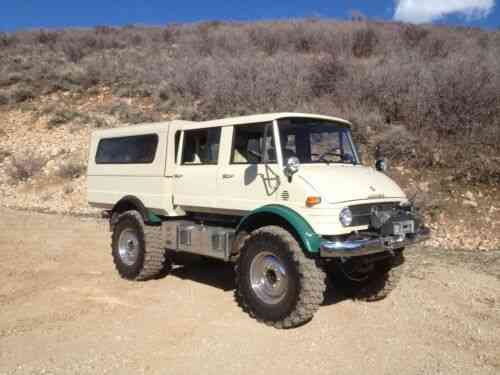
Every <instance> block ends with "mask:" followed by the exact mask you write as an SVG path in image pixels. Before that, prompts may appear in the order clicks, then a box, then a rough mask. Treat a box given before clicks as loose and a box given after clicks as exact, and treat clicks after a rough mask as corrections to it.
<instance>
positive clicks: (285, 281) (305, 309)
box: [235, 226, 326, 328]
mask: <svg viewBox="0 0 500 375" xmlns="http://www.w3.org/2000/svg"><path fill="white" fill-rule="evenodd" d="M236 284H237V286H236V292H235V294H236V299H237V301H238V303H239V304H240V306H241V307H242V308H243V310H245V311H246V312H247V313H248V314H249V315H250V316H251V317H253V318H255V319H257V320H259V321H262V322H264V323H266V324H268V325H271V326H273V327H276V328H290V327H295V326H298V325H301V324H303V323H305V322H307V321H309V320H310V319H311V318H312V317H313V315H314V313H315V312H316V311H317V310H318V308H319V306H320V304H321V303H322V302H323V293H324V291H325V288H326V287H325V273H324V272H323V270H322V269H321V268H320V267H318V266H317V265H316V262H315V260H314V259H310V258H307V257H306V256H305V254H304V253H303V251H302V249H301V247H300V245H299V244H298V243H297V241H296V240H295V238H294V237H293V236H292V235H291V234H290V233H289V232H288V231H286V230H285V229H283V228H281V227H276V226H267V227H263V228H260V229H258V230H256V231H254V232H253V233H251V235H250V236H249V238H248V239H247V240H246V241H245V243H244V245H243V247H242V249H241V255H240V257H239V258H238V261H237V264H236Z"/></svg>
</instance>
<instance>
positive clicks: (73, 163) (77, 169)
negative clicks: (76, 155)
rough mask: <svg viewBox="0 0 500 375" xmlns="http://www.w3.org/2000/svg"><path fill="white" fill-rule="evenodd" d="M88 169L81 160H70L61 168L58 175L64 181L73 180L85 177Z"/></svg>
mask: <svg viewBox="0 0 500 375" xmlns="http://www.w3.org/2000/svg"><path fill="white" fill-rule="evenodd" d="M86 169H87V166H86V165H85V163H83V162H82V161H81V160H76V159H70V160H68V161H66V162H64V163H63V164H61V165H60V166H59V168H58V169H57V171H56V175H57V176H58V177H61V178H64V179H73V178H78V177H80V176H82V175H84V174H85V171H86Z"/></svg>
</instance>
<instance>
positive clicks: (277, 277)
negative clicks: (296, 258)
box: [250, 251, 288, 305]
mask: <svg viewBox="0 0 500 375" xmlns="http://www.w3.org/2000/svg"><path fill="white" fill-rule="evenodd" d="M250 283H251V286H252V289H253V291H254V292H255V294H256V295H257V297H258V298H259V299H260V300H261V301H263V302H264V303H267V304H270V305H275V304H277V303H279V302H280V301H281V300H282V299H283V298H284V297H285V295H286V292H287V291H288V275H287V272H286V269H285V267H284V266H283V264H282V262H281V260H280V259H279V258H278V257H277V256H276V255H274V254H273V253H270V252H267V251H264V252H262V253H259V254H257V256H256V257H255V258H253V260H252V263H251V264H250Z"/></svg>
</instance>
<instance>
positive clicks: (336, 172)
mask: <svg viewBox="0 0 500 375" xmlns="http://www.w3.org/2000/svg"><path fill="white" fill-rule="evenodd" d="M297 175H298V177H300V178H302V179H303V180H305V181H306V182H307V183H308V184H309V185H311V186H312V187H313V188H314V189H315V190H317V191H318V193H320V194H321V196H323V197H324V198H325V199H326V200H327V202H328V203H341V202H349V201H356V200H367V199H384V198H396V199H405V198H406V196H405V193H404V192H403V191H402V190H401V188H400V187H399V186H398V185H397V184H396V183H395V182H394V181H393V180H391V179H390V178H389V177H387V176H386V175H385V174H384V173H381V172H378V171H376V170H375V169H373V168H368V167H363V166H361V165H346V164H330V165H326V164H320V165H302V166H301V168H300V170H299V172H298V173H297Z"/></svg>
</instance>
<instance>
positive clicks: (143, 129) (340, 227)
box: [87, 113, 429, 328]
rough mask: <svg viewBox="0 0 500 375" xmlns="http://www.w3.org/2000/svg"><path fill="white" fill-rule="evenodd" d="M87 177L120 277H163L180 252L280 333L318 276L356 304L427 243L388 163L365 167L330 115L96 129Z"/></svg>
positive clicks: (297, 316) (298, 319)
mask: <svg viewBox="0 0 500 375" xmlns="http://www.w3.org/2000/svg"><path fill="white" fill-rule="evenodd" d="M87 181H88V201H89V203H90V205H91V206H93V207H98V208H100V209H102V210H103V213H104V214H105V216H106V217H108V218H109V221H110V228H111V232H112V236H111V252H112V257H113V261H114V263H115V266H116V269H117V271H118V273H119V274H120V275H121V277H123V278H125V279H129V280H147V279H153V278H158V277H160V276H164V275H167V274H168V272H169V270H170V269H171V268H172V265H173V264H175V262H176V259H177V258H178V256H179V255H182V254H195V255H196V256H202V257H210V258H217V259H220V260H222V261H225V262H233V263H234V264H235V274H236V290H235V295H236V299H237V301H238V303H239V304H240V306H241V307H242V308H243V310H244V311H246V312H247V313H248V314H249V315H250V316H251V317H253V318H255V319H257V320H259V321H261V322H264V323H266V324H269V325H271V326H274V327H276V328H290V327H295V326H298V325H301V324H303V323H305V322H307V321H309V320H310V319H311V318H312V317H313V315H314V313H315V312H316V311H317V310H318V308H319V306H320V305H321V303H322V301H323V294H324V292H325V289H326V284H327V278H329V280H332V282H333V283H336V284H337V285H338V286H340V287H342V288H344V290H345V291H346V292H348V293H353V296H355V297H356V298H364V299H367V300H376V299H380V298H383V297H385V296H386V295H387V294H388V293H389V292H390V290H391V289H392V288H394V286H395V285H396V282H397V280H398V278H399V276H400V273H401V264H402V263H403V261H404V257H403V251H404V250H405V248H408V247H410V246H412V245H415V244H416V243H418V242H421V241H423V240H426V239H427V238H429V230H428V229H427V228H426V227H425V226H424V225H423V223H422V220H421V219H420V217H419V215H418V214H417V211H416V210H415V208H414V207H413V205H412V204H411V202H410V201H409V200H408V199H407V198H406V196H405V194H404V193H403V191H402V190H401V189H400V188H399V187H398V185H397V184H396V183H395V182H394V181H392V180H391V179H390V178H389V177H388V176H387V175H386V174H385V173H384V162H383V161H382V160H381V161H378V162H377V164H376V168H371V167H367V166H363V165H361V163H360V157H359V154H358V151H357V149H356V146H355V144H354V142H353V138H352V136H351V124H350V123H349V122H348V121H345V120H342V119H340V118H335V117H327V116H321V115H312V114H301V113H272V114H262V115H255V116H246V117H235V118H227V119H221V120H214V121H205V122H188V121H177V120H176V121H171V122H159V123H151V124H143V125H136V126H127V127H122V128H113V129H107V130H98V131H95V132H93V133H92V136H91V144H90V156H89V163H88V176H87Z"/></svg>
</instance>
